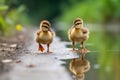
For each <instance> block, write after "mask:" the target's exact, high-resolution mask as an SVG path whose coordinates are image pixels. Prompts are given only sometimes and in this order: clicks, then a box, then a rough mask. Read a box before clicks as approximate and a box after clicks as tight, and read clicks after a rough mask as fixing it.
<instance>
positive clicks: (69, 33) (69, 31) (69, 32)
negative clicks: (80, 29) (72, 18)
mask: <svg viewBox="0 0 120 80" xmlns="http://www.w3.org/2000/svg"><path fill="white" fill-rule="evenodd" d="M73 28H74V26H72V27H71V28H70V29H69V30H68V35H71V31H72V29H73Z"/></svg>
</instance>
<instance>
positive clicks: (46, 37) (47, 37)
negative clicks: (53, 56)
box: [36, 20, 54, 53]
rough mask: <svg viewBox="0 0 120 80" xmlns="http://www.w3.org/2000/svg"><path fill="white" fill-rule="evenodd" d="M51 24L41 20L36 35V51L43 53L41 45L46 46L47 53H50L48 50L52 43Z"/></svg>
mask: <svg viewBox="0 0 120 80" xmlns="http://www.w3.org/2000/svg"><path fill="white" fill-rule="evenodd" d="M50 26H51V24H50V22H49V21H47V20H43V21H42V22H41V23H40V30H39V31H38V32H37V34H36V42H37V43H38V44H39V47H38V50H39V51H41V52H43V51H44V48H43V46H42V45H41V44H47V53H51V52H50V50H49V47H50V44H51V43H52V41H53V37H54V32H53V31H52V30H51V28H50Z"/></svg>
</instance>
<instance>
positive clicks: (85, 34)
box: [82, 28, 89, 40]
mask: <svg viewBox="0 0 120 80" xmlns="http://www.w3.org/2000/svg"><path fill="white" fill-rule="evenodd" d="M82 32H83V36H82V37H83V39H84V40H86V39H88V38H89V30H88V29H87V28H82Z"/></svg>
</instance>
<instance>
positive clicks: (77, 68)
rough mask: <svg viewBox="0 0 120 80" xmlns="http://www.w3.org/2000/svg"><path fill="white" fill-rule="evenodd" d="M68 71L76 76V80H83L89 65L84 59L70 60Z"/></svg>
mask: <svg viewBox="0 0 120 80" xmlns="http://www.w3.org/2000/svg"><path fill="white" fill-rule="evenodd" d="M69 69H70V71H71V72H72V73H73V74H74V75H75V76H76V78H81V79H82V80H83V79H84V73H85V72H87V71H88V70H89V69H90V63H89V61H88V60H86V59H81V58H80V59H72V61H71V62H70V65H69ZM81 79H80V80H81Z"/></svg>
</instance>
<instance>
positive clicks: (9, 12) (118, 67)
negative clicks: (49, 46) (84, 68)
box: [0, 0, 120, 80]
mask: <svg viewBox="0 0 120 80" xmlns="http://www.w3.org/2000/svg"><path fill="white" fill-rule="evenodd" d="M119 5H120V0H57V1H56V0H0V35H1V36H9V35H11V34H12V33H13V32H14V31H15V29H16V26H17V25H19V24H20V25H21V26H23V27H24V26H26V25H29V26H30V25H34V26H39V23H40V21H41V20H43V19H47V20H49V21H50V22H51V23H52V27H53V28H54V29H55V30H56V34H57V35H59V36H60V37H61V39H62V40H65V41H67V40H68V37H67V31H68V29H69V28H70V27H71V26H72V21H73V20H74V19H75V18H76V17H80V18H82V19H83V20H84V26H85V27H88V28H89V29H90V38H89V40H88V41H87V42H86V44H89V43H90V44H92V45H91V46H86V47H87V48H88V49H89V50H91V51H98V56H94V55H92V54H91V55H90V57H91V58H93V59H94V57H97V58H98V59H97V60H96V61H97V62H98V63H99V64H100V65H101V67H102V69H100V71H99V75H100V80H106V79H109V80H120V77H119V74H120V72H119V71H120V63H119V61H120V36H119V34H120V27H119V26H120V23H119V22H120V7H119ZM106 70H107V72H105V71H106ZM94 74H95V73H94ZM94 74H93V75H94Z"/></svg>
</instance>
